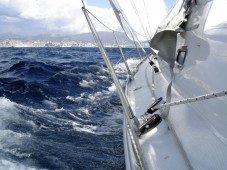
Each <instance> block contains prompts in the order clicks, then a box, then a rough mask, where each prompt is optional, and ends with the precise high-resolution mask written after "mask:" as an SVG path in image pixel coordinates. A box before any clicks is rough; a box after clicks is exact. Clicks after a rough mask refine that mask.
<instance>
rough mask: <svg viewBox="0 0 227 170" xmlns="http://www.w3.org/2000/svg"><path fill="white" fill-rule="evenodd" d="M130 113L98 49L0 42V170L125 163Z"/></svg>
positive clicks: (114, 56) (115, 56)
mask: <svg viewBox="0 0 227 170" xmlns="http://www.w3.org/2000/svg"><path fill="white" fill-rule="evenodd" d="M107 51H108V53H109V55H110V58H111V61H112V62H113V63H115V64H114V66H115V67H116V72H117V73H118V76H119V78H120V80H121V83H124V79H125V78H126V77H127V75H126V69H125V67H124V66H123V64H122V62H120V63H118V64H117V61H118V60H119V56H120V54H119V51H118V50H117V49H113V48H110V49H108V50H107ZM124 52H125V54H126V56H127V57H128V56H130V59H129V60H128V61H129V64H130V67H133V66H135V65H136V64H137V63H138V61H139V60H138V59H135V58H134V57H135V56H137V53H136V51H135V50H134V49H124ZM122 117H123V116H122V108H121V104H120V100H119V98H118V95H117V93H116V91H115V88H114V86H113V83H112V81H111V78H110V77H109V74H108V71H107V68H106V66H105V64H104V62H103V59H102V57H101V55H100V53H99V51H98V49H97V48H0V169H123V168H124V151H123V136H122V135H123V134H122Z"/></svg>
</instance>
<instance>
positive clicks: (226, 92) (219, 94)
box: [152, 91, 227, 109]
mask: <svg viewBox="0 0 227 170" xmlns="http://www.w3.org/2000/svg"><path fill="white" fill-rule="evenodd" d="M226 95H227V91H221V92H217V93H210V94H205V95H202V96H197V97H194V98H188V99H183V100H179V101H175V102H170V103H164V104H160V105H159V106H156V107H154V108H152V109H161V108H165V107H169V106H176V105H180V104H187V103H192V102H197V101H203V100H208V99H212V98H217V97H222V96H226Z"/></svg>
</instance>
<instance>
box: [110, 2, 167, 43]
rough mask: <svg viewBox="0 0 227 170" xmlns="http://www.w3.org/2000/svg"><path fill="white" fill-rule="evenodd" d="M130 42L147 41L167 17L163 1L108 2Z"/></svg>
mask: <svg viewBox="0 0 227 170" xmlns="http://www.w3.org/2000/svg"><path fill="white" fill-rule="evenodd" d="M109 1H110V4H111V6H112V8H113V10H114V12H115V15H116V17H117V19H118V21H119V22H120V24H121V26H122V28H123V29H124V31H125V32H126V34H127V36H128V37H129V38H130V39H131V40H136V41H149V40H151V38H152V37H153V36H154V34H155V32H156V29H157V27H158V25H159V24H160V23H161V21H162V20H163V19H164V18H165V16H166V15H167V10H166V5H165V3H164V1H163V0H109Z"/></svg>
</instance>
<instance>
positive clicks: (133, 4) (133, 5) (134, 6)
mask: <svg viewBox="0 0 227 170" xmlns="http://www.w3.org/2000/svg"><path fill="white" fill-rule="evenodd" d="M130 2H131V5H132V7H133V9H134V11H135V14H136V15H137V18H138V20H139V22H140V25H141V27H142V29H143V31H144V34H145V37H146V38H147V41H149V38H148V36H147V34H146V29H145V27H144V24H143V23H142V20H141V17H140V15H139V12H138V10H137V8H136V5H135V3H134V1H133V0H130ZM148 35H149V33H148ZM149 37H150V39H151V36H150V35H149Z"/></svg>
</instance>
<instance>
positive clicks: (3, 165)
mask: <svg viewBox="0 0 227 170" xmlns="http://www.w3.org/2000/svg"><path fill="white" fill-rule="evenodd" d="M0 169H4V170H15V169H16V170H36V168H34V167H28V166H25V165H22V164H20V163H18V162H12V161H9V160H5V159H2V160H0Z"/></svg>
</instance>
